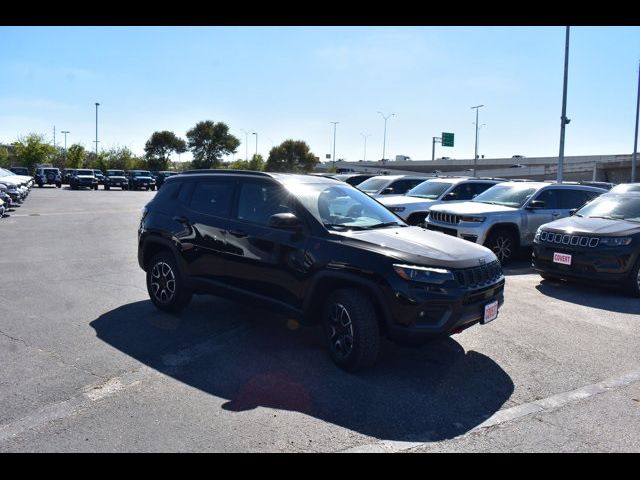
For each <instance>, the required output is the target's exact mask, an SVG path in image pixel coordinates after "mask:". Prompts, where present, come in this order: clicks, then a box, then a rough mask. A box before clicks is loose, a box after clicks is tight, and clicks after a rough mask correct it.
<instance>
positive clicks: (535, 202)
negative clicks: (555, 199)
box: [527, 200, 545, 209]
mask: <svg viewBox="0 0 640 480" xmlns="http://www.w3.org/2000/svg"><path fill="white" fill-rule="evenodd" d="M544 206H545V203H544V202H543V201H542V200H532V201H530V202H529V205H527V208H530V209H536V208H544Z"/></svg>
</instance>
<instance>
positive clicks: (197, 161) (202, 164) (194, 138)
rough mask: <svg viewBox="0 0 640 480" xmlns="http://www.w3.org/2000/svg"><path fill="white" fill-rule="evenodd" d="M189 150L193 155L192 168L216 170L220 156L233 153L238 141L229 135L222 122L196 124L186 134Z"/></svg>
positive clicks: (208, 121)
mask: <svg viewBox="0 0 640 480" xmlns="http://www.w3.org/2000/svg"><path fill="white" fill-rule="evenodd" d="M187 140H188V141H189V148H190V149H191V152H192V153H193V161H192V165H193V168H217V167H218V166H220V164H221V163H222V156H223V155H229V154H231V153H235V152H236V149H237V148H238V145H240V140H238V139H237V138H236V137H234V136H233V135H231V134H230V133H229V127H228V126H227V124H225V123H223V122H218V123H215V122H212V121H211V120H206V121H203V122H198V123H197V124H196V126H195V127H193V128H192V129H191V130H189V131H188V132H187Z"/></svg>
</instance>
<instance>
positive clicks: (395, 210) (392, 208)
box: [389, 207, 405, 212]
mask: <svg viewBox="0 0 640 480" xmlns="http://www.w3.org/2000/svg"><path fill="white" fill-rule="evenodd" d="M389 210H391V211H392V212H404V210H405V207H389Z"/></svg>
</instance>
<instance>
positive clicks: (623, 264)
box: [532, 242, 640, 284]
mask: <svg viewBox="0 0 640 480" xmlns="http://www.w3.org/2000/svg"><path fill="white" fill-rule="evenodd" d="M554 253H563V254H568V255H571V265H563V264H560V263H555V262H554V261H553V254H554ZM638 256H640V250H639V249H638V247H637V246H634V245H633V244H631V245H628V246H625V247H595V248H589V247H584V248H582V247H572V246H567V245H546V244H545V243H539V242H536V243H534V246H533V255H532V267H533V269H534V270H535V271H536V272H538V273H548V274H550V275H555V276H558V277H561V278H569V279H576V280H584V281H589V282H596V283H616V284H617V283H621V282H623V281H625V280H626V279H627V277H628V276H629V274H630V273H631V270H632V269H633V266H634V265H635V262H636V261H637V259H638Z"/></svg>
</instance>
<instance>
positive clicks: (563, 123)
mask: <svg viewBox="0 0 640 480" xmlns="http://www.w3.org/2000/svg"><path fill="white" fill-rule="evenodd" d="M565 37H566V38H565V42H564V83H563V86H562V116H561V117H560V153H559V155H558V183H562V174H563V170H564V128H565V126H566V125H567V124H568V123H569V122H570V121H571V120H569V119H568V118H567V79H568V78H569V27H567V30H566V34H565Z"/></svg>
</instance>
